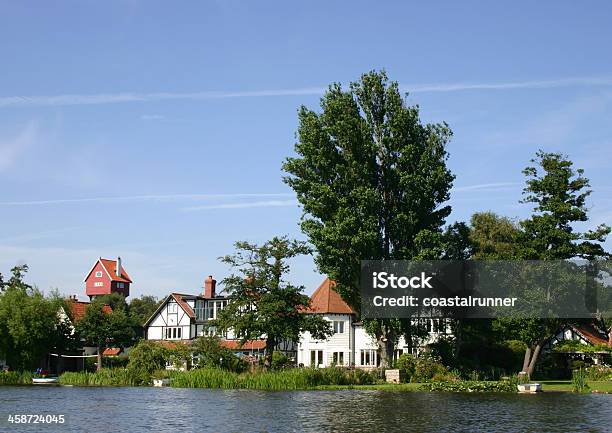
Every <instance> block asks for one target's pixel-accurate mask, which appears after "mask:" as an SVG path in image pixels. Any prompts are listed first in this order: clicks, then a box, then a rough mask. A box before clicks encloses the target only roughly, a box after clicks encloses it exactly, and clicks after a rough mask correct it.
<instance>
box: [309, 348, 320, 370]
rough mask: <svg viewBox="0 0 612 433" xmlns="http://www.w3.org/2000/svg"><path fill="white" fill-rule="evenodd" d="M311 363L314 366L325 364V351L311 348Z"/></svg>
mask: <svg viewBox="0 0 612 433" xmlns="http://www.w3.org/2000/svg"><path fill="white" fill-rule="evenodd" d="M310 365H311V366H312V367H318V366H319V365H323V351H322V350H311V351H310Z"/></svg>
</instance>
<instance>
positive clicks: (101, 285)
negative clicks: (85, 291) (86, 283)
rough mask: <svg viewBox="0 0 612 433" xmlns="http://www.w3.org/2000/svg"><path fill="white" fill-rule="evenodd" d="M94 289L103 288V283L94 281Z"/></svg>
mask: <svg viewBox="0 0 612 433" xmlns="http://www.w3.org/2000/svg"><path fill="white" fill-rule="evenodd" d="M94 287H104V282H103V281H96V282H95V283H94Z"/></svg>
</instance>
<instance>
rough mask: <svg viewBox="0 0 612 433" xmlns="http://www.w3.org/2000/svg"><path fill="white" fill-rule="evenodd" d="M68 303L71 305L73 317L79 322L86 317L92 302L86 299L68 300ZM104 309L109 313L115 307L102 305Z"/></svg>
mask: <svg viewBox="0 0 612 433" xmlns="http://www.w3.org/2000/svg"><path fill="white" fill-rule="evenodd" d="M68 305H69V306H70V312H71V313H72V319H73V320H74V321H75V322H78V321H79V320H81V319H82V318H83V317H85V312H86V311H87V307H89V305H90V303H89V302H85V301H68ZM102 311H104V312H105V313H107V314H109V313H112V312H113V309H112V308H111V307H110V306H109V305H104V306H103V307H102Z"/></svg>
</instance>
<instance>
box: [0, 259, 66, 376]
mask: <svg viewBox="0 0 612 433" xmlns="http://www.w3.org/2000/svg"><path fill="white" fill-rule="evenodd" d="M27 270H28V267H27V265H23V266H16V267H14V268H13V269H12V270H11V274H12V275H11V278H9V280H8V281H6V282H3V288H2V291H1V292H0V354H2V355H3V356H4V357H6V361H7V363H8V365H9V366H10V367H11V368H12V369H15V370H22V369H33V368H35V367H37V366H38V365H39V363H40V361H41V360H42V358H43V357H44V355H45V354H46V353H47V352H49V351H51V350H52V349H55V350H58V349H59V350H63V348H64V347H63V345H65V344H66V345H67V344H68V343H69V341H70V336H69V332H68V328H67V327H66V326H65V324H63V323H60V320H59V316H58V313H59V311H60V310H61V308H62V307H65V305H64V302H63V300H62V299H61V298H60V297H59V295H58V294H57V293H54V294H52V295H51V296H50V297H45V296H44V295H43V294H42V292H40V291H39V290H38V289H37V288H35V287H32V286H30V285H29V284H27V283H26V282H25V281H24V277H25V274H26V272H27Z"/></svg>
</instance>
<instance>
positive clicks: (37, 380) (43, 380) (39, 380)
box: [32, 377, 59, 385]
mask: <svg viewBox="0 0 612 433" xmlns="http://www.w3.org/2000/svg"><path fill="white" fill-rule="evenodd" d="M32 383H33V384H34V385H50V384H52V383H59V378H58V377H34V378H32Z"/></svg>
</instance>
